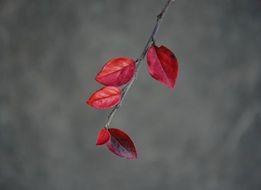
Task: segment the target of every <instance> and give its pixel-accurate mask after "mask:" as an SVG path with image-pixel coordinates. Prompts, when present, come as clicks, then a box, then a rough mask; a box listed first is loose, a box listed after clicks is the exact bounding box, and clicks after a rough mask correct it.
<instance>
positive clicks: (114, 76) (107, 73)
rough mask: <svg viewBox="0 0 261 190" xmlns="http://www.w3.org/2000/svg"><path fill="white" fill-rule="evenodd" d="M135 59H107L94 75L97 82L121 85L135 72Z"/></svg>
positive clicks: (107, 84)
mask: <svg viewBox="0 0 261 190" xmlns="http://www.w3.org/2000/svg"><path fill="white" fill-rule="evenodd" d="M135 68H136V65H135V61H134V60H133V59H130V58H127V57H118V58H114V59H111V60H109V61H108V62H107V63H106V64H105V65H104V66H103V68H102V70H101V71H100V72H99V73H98V74H97V75H96V77H95V79H96V81H97V82H99V83H101V84H103V85H106V86H121V85H124V84H126V83H128V82H129V81H130V80H131V78H132V77H133V76H134V73H135Z"/></svg>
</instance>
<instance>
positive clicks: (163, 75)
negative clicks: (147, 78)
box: [147, 44, 178, 88]
mask: <svg viewBox="0 0 261 190" xmlns="http://www.w3.org/2000/svg"><path fill="white" fill-rule="evenodd" d="M147 63H148V71H149V73H150V75H151V76H152V77H153V78H154V79H156V80H157V81H159V82H161V83H162V84H164V85H165V86H167V87H169V88H174V86H175V83H176V79H177V76H178V60H177V58H176V56H175V55H174V53H172V52H171V51H170V50H169V49H168V48H166V47H165V46H160V47H157V46H156V45H155V44H152V45H151V47H150V48H149V49H148V53H147Z"/></svg>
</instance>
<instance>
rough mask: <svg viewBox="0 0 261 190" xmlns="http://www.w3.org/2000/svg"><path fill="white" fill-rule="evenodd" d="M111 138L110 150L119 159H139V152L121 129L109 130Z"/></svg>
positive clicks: (108, 144) (109, 142)
mask: <svg viewBox="0 0 261 190" xmlns="http://www.w3.org/2000/svg"><path fill="white" fill-rule="evenodd" d="M108 131H109V133H110V135H111V138H110V140H109V141H108V142H107V144H106V145H107V147H108V149H109V150H110V151H111V152H112V153H114V154H116V155H117V156H119V157H122V158H126V159H129V160H135V159H137V152H136V148H135V146H134V143H133V142H132V140H131V139H130V137H129V136H128V135H127V134H126V133H125V132H123V131H122V130H120V129H116V128H109V129H108Z"/></svg>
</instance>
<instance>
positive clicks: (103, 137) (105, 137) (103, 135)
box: [96, 128, 110, 145]
mask: <svg viewBox="0 0 261 190" xmlns="http://www.w3.org/2000/svg"><path fill="white" fill-rule="evenodd" d="M109 140H110V133H109V131H108V130H107V129H106V128H102V129H101V130H100V131H99V134H98V137H97V140H96V145H103V144H105V143H107V142H108V141H109Z"/></svg>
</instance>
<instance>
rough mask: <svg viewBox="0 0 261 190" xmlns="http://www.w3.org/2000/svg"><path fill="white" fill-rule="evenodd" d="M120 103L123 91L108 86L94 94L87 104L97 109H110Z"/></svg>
mask: <svg viewBox="0 0 261 190" xmlns="http://www.w3.org/2000/svg"><path fill="white" fill-rule="evenodd" d="M120 101H121V90H120V89H119V88H117V87H114V86H106V87H103V88H101V89H100V90H98V91H96V92H94V93H93V94H92V95H91V96H90V98H89V99H88V100H87V102H86V103H87V104H89V105H90V106H92V107H94V108H96V109H109V108H112V107H114V106H115V105H117V104H118V103H120Z"/></svg>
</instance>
